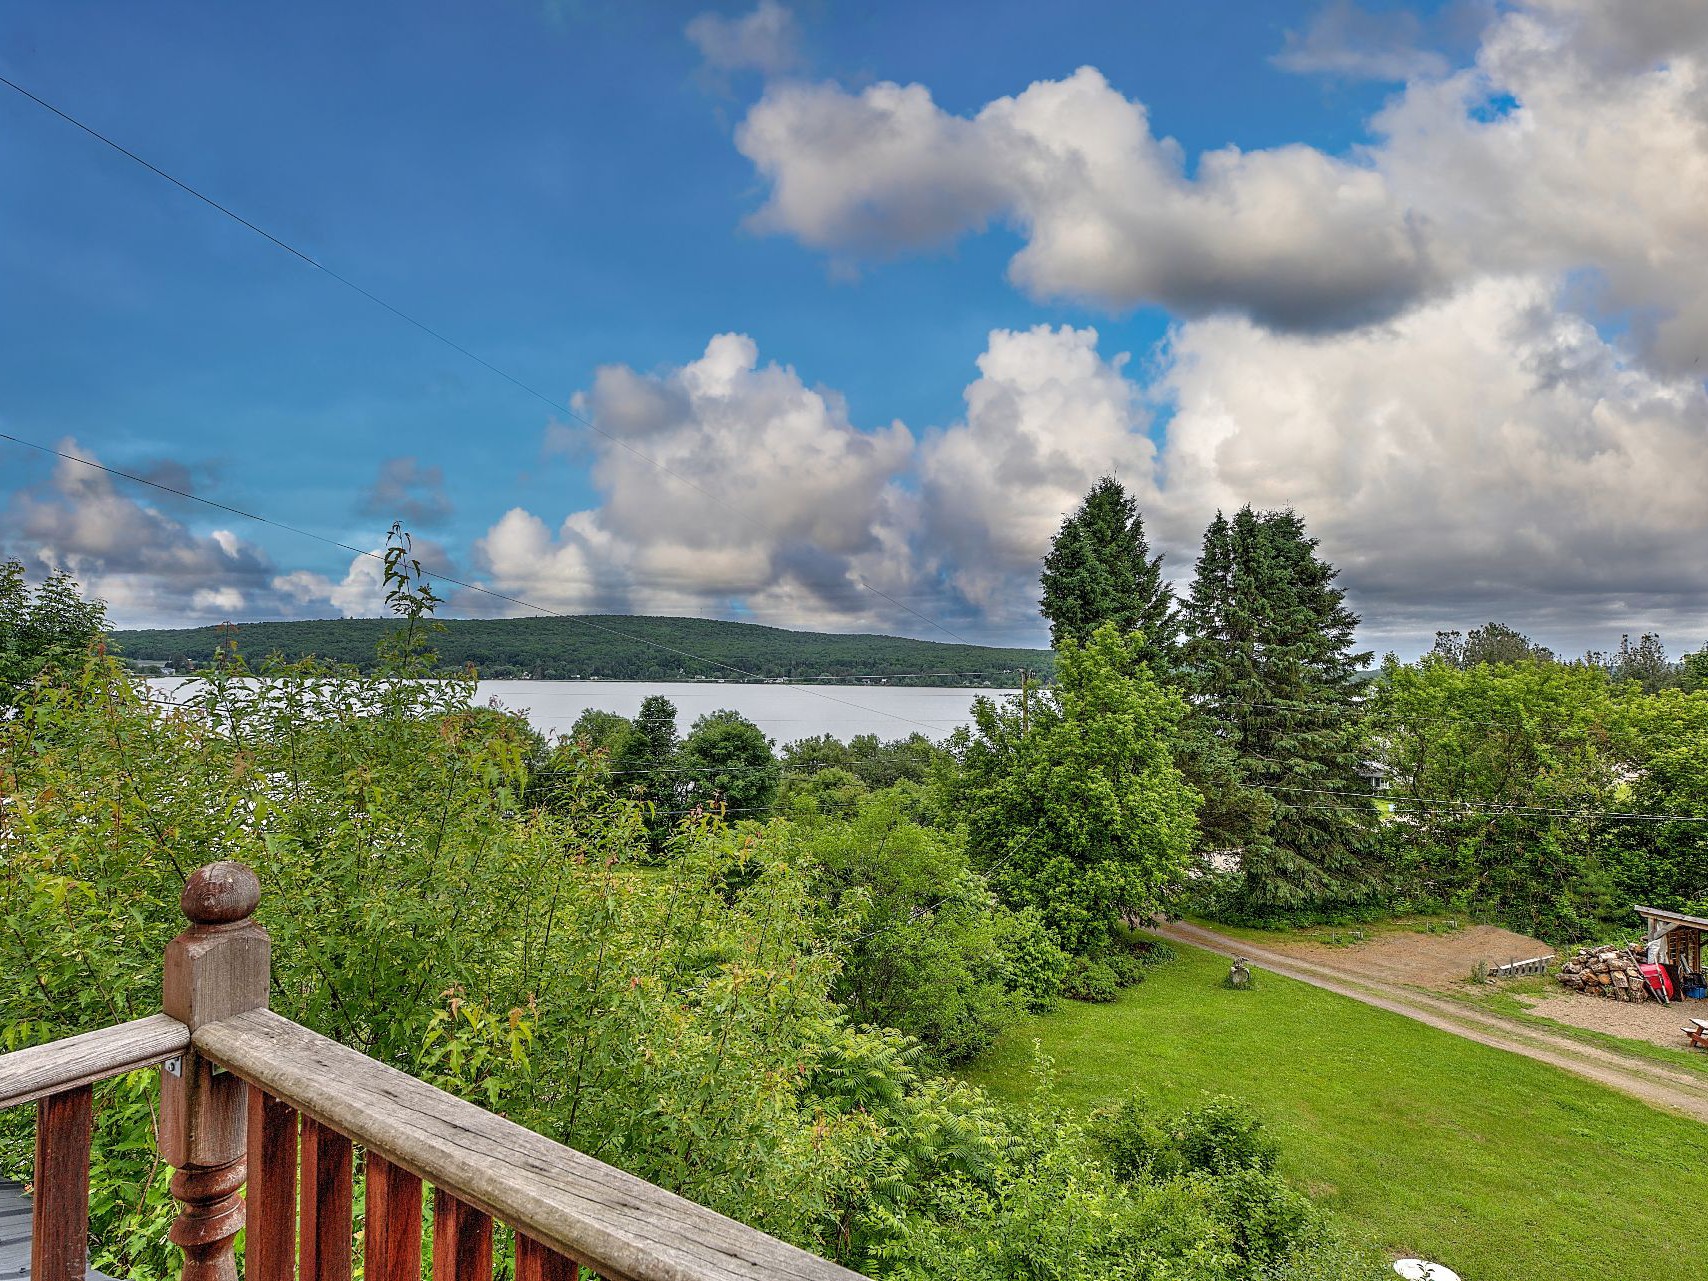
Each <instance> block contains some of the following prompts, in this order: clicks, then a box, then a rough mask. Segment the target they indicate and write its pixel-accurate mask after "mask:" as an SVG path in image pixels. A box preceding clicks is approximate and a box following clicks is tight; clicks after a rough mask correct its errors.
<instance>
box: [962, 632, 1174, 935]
mask: <svg viewBox="0 0 1708 1281" xmlns="http://www.w3.org/2000/svg"><path fill="white" fill-rule="evenodd" d="M1142 647H1143V640H1142V638H1141V637H1139V636H1137V635H1136V634H1135V635H1128V636H1123V635H1121V634H1119V633H1118V632H1117V631H1116V630H1115V628H1114V627H1113V626H1110V625H1106V626H1104V627H1102V628H1100V629H1098V631H1097V632H1096V633H1095V634H1094V635H1093V637H1092V638H1091V640H1090V641H1089V642H1088V643H1087V644H1086V645H1084V646H1083V647H1082V646H1080V645H1078V644H1076V643H1075V642H1073V641H1071V640H1069V641H1066V642H1064V644H1063V646H1062V649H1061V650H1060V652H1059V653H1058V655H1057V659H1056V684H1055V687H1054V688H1053V689H1050V690H1048V691H1045V692H1042V693H1037V694H1032V695H1026V696H1016V697H1015V698H1011V699H1009V700H1008V701H1007V702H1006V703H1005V704H1003V705H1002V706H998V705H996V704H995V703H992V702H991V701H989V700H988V699H979V700H978V701H977V702H976V703H975V704H974V706H973V716H974V721H975V728H974V730H973V731H972V732H971V733H968V732H967V731H961V732H960V733H959V735H958V736H957V737H956V739H955V740H954V744H955V747H956V750H957V751H958V752H959V755H960V759H961V765H962V769H961V772H960V774H959V776H958V777H955V778H953V779H952V780H950V781H949V782H948V783H947V787H946V790H947V793H948V795H947V800H946V803H945V806H944V808H945V809H946V810H947V811H948V812H950V813H954V814H957V815H959V816H960V817H962V818H963V819H964V820H965V822H966V825H967V839H968V850H969V852H970V853H971V854H972V857H973V865H974V866H975V867H977V868H979V869H980V870H981V871H983V872H984V873H985V875H986V877H987V878H988V879H989V881H990V883H991V885H992V887H993V888H994V889H995V890H996V891H997V893H998V894H999V895H1000V896H1001V897H1002V899H1003V900H1004V901H1005V902H1007V903H1008V904H1010V905H1011V906H1013V907H1016V908H1021V907H1031V908H1033V909H1035V910H1036V911H1037V912H1038V913H1039V914H1040V915H1041V916H1042V917H1043V919H1044V923H1045V924H1046V925H1047V926H1048V927H1049V929H1050V931H1051V932H1052V934H1054V936H1055V938H1056V940H1057V942H1058V943H1059V944H1060V945H1061V946H1062V947H1063V948H1064V949H1065V950H1067V951H1069V952H1073V953H1081V954H1095V953H1097V952H1100V951H1103V950H1104V949H1106V948H1107V947H1108V946H1109V945H1110V941H1111V939H1112V938H1113V936H1114V934H1115V933H1116V932H1117V931H1118V930H1119V928H1120V926H1121V924H1122V922H1123V921H1124V920H1125V919H1127V918H1128V917H1130V916H1134V915H1138V914H1143V913H1146V912H1149V911H1152V910H1154V909H1155V908H1156V907H1157V906H1158V905H1159V903H1160V902H1161V900H1162V897H1163V895H1164V893H1165V891H1167V890H1168V889H1169V888H1170V887H1172V886H1174V885H1176V884H1177V883H1178V882H1180V881H1181V880H1182V879H1183V877H1184V874H1185V870H1186V861H1187V858H1188V855H1189V854H1190V852H1191V850H1192V846H1193V841H1194V838H1195V836H1196V817H1195V816H1196V813H1197V808H1198V803H1199V796H1198V793H1197V792H1195V791H1193V789H1192V788H1191V787H1190V786H1188V785H1187V783H1186V781H1185V779H1184V778H1183V777H1182V776H1181V773H1180V771H1179V770H1178V769H1177V768H1176V767H1175V763H1174V752H1175V748H1176V746H1177V736H1178V731H1179V728H1180V724H1181V721H1182V718H1183V717H1184V716H1185V713H1186V705H1185V703H1184V702H1183V701H1182V700H1181V698H1180V696H1179V695H1178V694H1177V693H1175V692H1174V691H1173V690H1171V689H1168V688H1165V687H1164V686H1162V685H1161V684H1159V683H1158V682H1157V680H1156V679H1155V678H1154V677H1153V676H1152V675H1151V673H1150V670H1149V668H1148V667H1146V665H1145V664H1144V662H1143V661H1142V659H1141V658H1140V654H1141V652H1142Z"/></svg>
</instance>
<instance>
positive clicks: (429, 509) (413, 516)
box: [361, 456, 454, 529]
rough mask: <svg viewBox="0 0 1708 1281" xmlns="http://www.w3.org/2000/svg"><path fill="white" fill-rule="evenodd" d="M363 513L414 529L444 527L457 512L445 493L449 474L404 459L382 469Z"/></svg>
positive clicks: (364, 499) (390, 460)
mask: <svg viewBox="0 0 1708 1281" xmlns="http://www.w3.org/2000/svg"><path fill="white" fill-rule="evenodd" d="M361 510H362V512H363V513H364V514H366V515H369V516H379V517H382V518H383V519H386V520H401V521H402V522H403V523H404V525H406V526H408V527H409V528H411V529H418V528H421V527H423V526H431V525H441V524H443V523H444V522H445V521H447V520H449V519H450V518H451V513H452V511H453V510H454V508H453V506H452V503H451V499H450V497H449V495H447V494H446V493H445V473H444V472H443V471H442V470H441V469H440V468H438V467H424V466H422V465H421V463H420V462H419V460H417V459H415V458H412V457H408V456H403V457H397V458H388V459H386V460H385V461H384V462H382V463H381V464H380V466H379V471H378V473H377V474H376V475H375V477H374V481H373V484H371V485H370V486H369V487H368V490H367V492H366V493H365V494H364V495H363V496H362V506H361Z"/></svg>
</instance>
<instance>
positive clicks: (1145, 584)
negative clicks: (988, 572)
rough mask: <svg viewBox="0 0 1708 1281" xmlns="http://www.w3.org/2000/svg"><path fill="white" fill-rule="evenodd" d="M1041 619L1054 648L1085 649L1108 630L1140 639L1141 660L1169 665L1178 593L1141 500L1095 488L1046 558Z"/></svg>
mask: <svg viewBox="0 0 1708 1281" xmlns="http://www.w3.org/2000/svg"><path fill="white" fill-rule="evenodd" d="M1043 588H1044V594H1043V599H1042V600H1041V601H1040V602H1039V612H1041V613H1042V614H1043V615H1044V617H1045V618H1047V619H1049V620H1050V644H1051V646H1053V647H1055V648H1057V649H1059V648H1061V645H1062V642H1063V641H1066V640H1072V641H1074V642H1075V643H1076V644H1080V645H1084V644H1085V643H1086V642H1087V641H1089V640H1090V639H1091V636H1092V634H1093V633H1094V632H1095V631H1096V630H1097V629H1098V628H1099V627H1101V626H1102V625H1103V624H1104V623H1114V624H1115V626H1116V627H1117V628H1118V629H1119V630H1120V631H1121V632H1123V633H1126V632H1134V631H1137V632H1143V633H1144V637H1145V644H1144V646H1143V650H1142V656H1143V657H1144V659H1145V660H1146V661H1147V662H1149V663H1150V664H1151V665H1152V666H1153V667H1156V668H1158V669H1159V670H1162V669H1166V667H1167V666H1169V664H1168V662H1167V661H1166V660H1167V659H1168V658H1169V657H1170V655H1171V654H1172V651H1173V648H1174V642H1175V637H1176V634H1177V632H1178V630H1179V625H1178V623H1177V622H1176V620H1175V610H1174V592H1173V589H1172V588H1170V587H1169V585H1168V584H1167V583H1166V582H1164V581H1163V577H1162V557H1161V556H1160V555H1158V556H1154V557H1153V556H1152V555H1151V554H1150V544H1149V543H1148V542H1147V541H1146V540H1145V525H1144V518H1143V517H1141V516H1140V515H1139V505H1138V501H1137V500H1136V499H1135V498H1133V496H1132V495H1131V494H1129V493H1128V492H1127V490H1126V488H1125V486H1123V485H1122V484H1121V482H1120V481H1118V480H1116V479H1115V477H1113V476H1105V477H1103V478H1102V479H1101V480H1099V481H1098V482H1097V484H1095V485H1094V486H1092V488H1091V492H1090V493H1088V494H1087V495H1086V496H1085V499H1084V501H1083V502H1081V503H1080V505H1079V507H1078V508H1077V509H1076V510H1075V511H1074V512H1073V514H1072V515H1071V516H1069V517H1067V519H1065V520H1064V521H1062V525H1061V528H1060V529H1059V530H1058V531H1057V532H1056V537H1055V539H1054V541H1053V542H1052V543H1051V545H1050V551H1049V554H1048V555H1046V556H1045V557H1044V572H1043Z"/></svg>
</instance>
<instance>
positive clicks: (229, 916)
mask: <svg viewBox="0 0 1708 1281" xmlns="http://www.w3.org/2000/svg"><path fill="white" fill-rule="evenodd" d="M260 897H261V885H260V882H259V881H257V880H256V879H255V873H254V872H252V871H250V870H249V869H248V868H247V867H245V866H244V865H243V864H241V863H231V862H225V863H210V864H208V865H207V866H206V867H203V868H199V869H197V870H196V871H195V872H193V873H191V875H190V879H189V881H188V882H187V883H186V884H185V886H184V893H183V897H182V898H181V899H180V903H181V904H182V906H183V908H184V914H185V915H186V916H188V917H189V919H190V927H189V928H188V929H186V930H185V931H183V932H182V933H181V934H179V935H178V937H177V938H175V939H173V940H172V941H171V942H170V943H169V944H167V946H166V965H165V975H164V979H163V981H162V983H161V1002H160V1005H161V1010H162V1012H164V1013H166V1014H169V1015H171V1016H172V1017H173V1018H175V1019H177V1020H178V1021H179V1022H181V1023H183V1024H184V1025H185V1026H186V1027H188V1028H189V1029H190V1030H191V1034H192V1040H191V1043H190V1050H189V1052H188V1053H186V1054H185V1055H184V1056H183V1058H182V1059H181V1061H180V1070H179V1071H178V1072H176V1073H167V1074H166V1075H164V1076H163V1077H162V1078H161V1081H160V1145H159V1146H160V1157H161V1160H163V1161H165V1162H166V1164H168V1165H170V1166H172V1167H174V1169H175V1170H176V1171H177V1172H176V1173H175V1174H174V1175H173V1176H172V1196H173V1199H175V1200H176V1201H177V1202H178V1203H179V1206H180V1210H179V1213H178V1218H177V1220H176V1221H175V1222H174V1223H173V1224H172V1229H171V1231H170V1232H169V1233H168V1236H169V1237H170V1238H171V1240H172V1242H173V1244H175V1245H177V1246H178V1247H179V1248H180V1249H181V1250H183V1252H184V1270H183V1278H182V1281H237V1258H236V1253H235V1248H236V1241H237V1234H238V1232H240V1231H241V1230H242V1229H243V1215H244V1210H245V1208H246V1207H245V1206H244V1204H243V1197H242V1196H241V1195H240V1193H241V1191H242V1188H243V1185H244V1182H245V1179H246V1170H245V1167H246V1165H247V1163H248V1157H249V1087H248V1086H246V1085H245V1084H244V1083H243V1081H242V1080H240V1079H239V1078H237V1077H235V1076H232V1075H231V1074H230V1073H226V1072H216V1071H215V1070H214V1065H213V1064H212V1063H211V1062H209V1061H208V1060H207V1059H205V1058H203V1057H202V1056H201V1055H199V1054H197V1053H196V1051H195V1041H194V1039H193V1038H194V1032H195V1029H196V1028H198V1027H200V1026H201V1025H202V1024H204V1023H212V1022H216V1021H217V1020H219V1019H222V1018H224V1017H226V1016H227V1015H229V1014H235V1013H236V1012H238V1011H239V1010H250V1009H255V1008H258V1007H262V1006H265V1005H266V1004H267V958H268V948H269V944H268V940H267V933H266V931H265V930H263V929H261V927H260V926H258V925H256V924H255V923H254V922H253V921H251V920H250V919H249V914H250V913H251V912H252V911H254V909H255V904H256V903H257V902H258V901H259V899H260Z"/></svg>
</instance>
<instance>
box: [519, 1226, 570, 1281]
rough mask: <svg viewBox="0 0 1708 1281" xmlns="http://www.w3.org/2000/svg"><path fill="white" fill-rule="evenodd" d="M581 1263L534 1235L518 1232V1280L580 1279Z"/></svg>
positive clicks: (568, 1280)
mask: <svg viewBox="0 0 1708 1281" xmlns="http://www.w3.org/2000/svg"><path fill="white" fill-rule="evenodd" d="M580 1278H581V1265H580V1264H579V1263H577V1262H576V1261H575V1260H574V1259H566V1258H564V1257H563V1255H561V1254H559V1253H558V1252H557V1251H556V1250H552V1249H548V1248H547V1247H545V1246H543V1245H541V1244H540V1243H539V1242H538V1241H536V1240H534V1238H533V1237H530V1236H524V1235H523V1234H522V1233H520V1232H518V1233H517V1234H516V1281H580Z"/></svg>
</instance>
